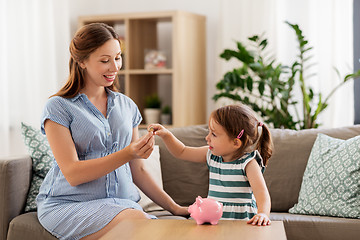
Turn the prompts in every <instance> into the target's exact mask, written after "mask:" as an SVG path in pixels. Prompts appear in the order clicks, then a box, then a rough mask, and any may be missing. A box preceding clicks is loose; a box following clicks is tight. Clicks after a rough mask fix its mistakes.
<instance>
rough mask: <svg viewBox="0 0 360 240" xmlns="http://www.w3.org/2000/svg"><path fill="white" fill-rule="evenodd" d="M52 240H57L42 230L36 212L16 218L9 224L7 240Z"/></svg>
mask: <svg viewBox="0 0 360 240" xmlns="http://www.w3.org/2000/svg"><path fill="white" fill-rule="evenodd" d="M18 239H26V240H39V239H42V240H54V239H57V238H56V237H54V236H53V235H51V234H50V233H49V232H48V231H46V230H45V228H43V227H42V226H41V224H40V222H39V220H38V218H37V215H36V212H29V213H25V214H22V215H19V216H17V217H16V218H14V219H13V220H12V221H11V222H10V226H9V232H8V236H7V240H18Z"/></svg>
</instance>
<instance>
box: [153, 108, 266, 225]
mask: <svg viewBox="0 0 360 240" xmlns="http://www.w3.org/2000/svg"><path fill="white" fill-rule="evenodd" d="M151 129H152V130H153V131H154V134H155V135H158V136H160V137H161V138H162V139H163V141H164V143H165V145H166V147H167V148H168V149H169V151H170V152H171V154H172V155H173V156H174V157H176V158H179V159H183V160H188V161H193V162H204V163H205V162H206V163H207V165H208V168H209V177H210V180H209V193H208V197H209V198H213V199H215V200H217V201H219V202H221V203H223V205H224V207H223V216H222V219H248V223H252V224H254V225H255V224H257V225H264V226H265V225H269V224H270V219H269V215H270V205H271V203H270V195H269V192H268V190H267V187H266V184H265V180H264V178H263V175H262V173H263V171H264V170H265V166H266V164H267V162H268V160H269V158H270V156H271V154H272V140H271V135H270V131H269V129H268V128H267V127H266V126H265V125H264V124H263V123H261V122H259V121H258V120H257V119H256V117H255V115H254V113H253V111H252V110H251V109H250V108H248V107H247V106H245V105H230V106H225V107H222V108H219V109H217V110H215V111H214V112H212V113H211V115H210V119H209V134H208V135H207V136H206V141H207V144H208V146H204V147H189V146H185V145H184V144H183V143H182V142H180V141H179V140H178V139H177V138H176V137H175V136H174V135H173V134H172V133H171V132H170V131H168V130H167V129H165V128H164V127H163V126H162V125H159V124H152V125H150V126H149V130H151Z"/></svg>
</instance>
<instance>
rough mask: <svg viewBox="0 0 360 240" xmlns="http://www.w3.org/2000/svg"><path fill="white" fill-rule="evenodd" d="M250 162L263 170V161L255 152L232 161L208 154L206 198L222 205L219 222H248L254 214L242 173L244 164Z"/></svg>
mask: <svg viewBox="0 0 360 240" xmlns="http://www.w3.org/2000/svg"><path fill="white" fill-rule="evenodd" d="M253 159H255V160H256V161H257V162H258V164H259V165H260V167H261V168H262V171H264V169H265V167H264V164H263V160H262V158H261V156H260V154H259V152H258V151H257V150H255V151H253V152H251V153H246V154H245V155H244V156H242V157H241V158H239V159H237V160H235V161H232V162H224V161H223V159H222V157H219V156H216V155H213V154H211V151H210V150H209V151H208V154H207V165H208V168H209V178H210V179H209V193H208V197H209V198H212V199H215V200H217V201H219V202H221V203H222V204H223V215H222V219H250V218H252V217H253V216H254V215H255V214H256V213H257V206H256V200H255V197H254V194H253V192H252V189H251V186H250V183H249V181H248V178H247V176H246V172H245V167H246V165H247V164H248V163H249V162H250V161H251V160H253Z"/></svg>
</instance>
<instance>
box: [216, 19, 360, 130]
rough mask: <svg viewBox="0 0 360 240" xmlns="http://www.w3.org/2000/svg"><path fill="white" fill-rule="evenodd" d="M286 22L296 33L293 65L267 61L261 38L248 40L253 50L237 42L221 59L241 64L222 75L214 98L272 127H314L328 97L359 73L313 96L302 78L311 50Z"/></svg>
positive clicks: (358, 72)
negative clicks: (297, 95)
mask: <svg viewBox="0 0 360 240" xmlns="http://www.w3.org/2000/svg"><path fill="white" fill-rule="evenodd" d="M286 23H287V24H288V25H289V26H290V27H291V28H292V29H293V30H294V31H295V33H296V36H297V41H298V44H299V46H298V48H299V55H298V58H297V59H296V60H295V62H293V63H292V64H291V65H290V66H286V65H283V64H281V63H276V61H275V59H273V58H268V57H267V55H266V52H267V49H266V47H267V45H268V41H267V39H266V38H264V37H262V36H258V35H255V36H252V37H250V38H248V39H249V40H250V42H251V43H252V45H253V47H254V49H248V48H246V47H245V45H244V44H243V43H241V42H237V49H235V50H232V49H225V50H224V52H223V53H221V55H220V57H221V58H223V59H225V60H229V59H231V58H235V59H237V60H239V61H240V63H241V64H240V66H239V67H238V68H235V69H233V70H231V71H229V72H227V73H225V75H224V77H223V79H222V80H220V81H219V82H218V83H217V85H216V88H217V89H218V90H219V92H218V93H217V94H215V95H214V96H213V99H214V100H215V101H217V100H218V99H219V98H222V97H225V98H230V99H232V100H234V101H240V102H242V103H244V104H247V105H249V106H250V107H251V108H252V109H253V110H254V111H256V112H257V113H259V114H260V115H261V116H262V117H263V118H264V121H265V122H266V123H268V124H269V125H270V126H272V127H274V128H288V129H296V130H299V129H307V128H317V127H318V126H319V125H320V124H319V123H318V122H317V120H318V119H317V117H318V115H319V114H320V113H321V112H322V111H323V110H324V109H325V108H326V107H327V106H328V100H329V98H330V97H331V96H332V95H333V93H334V92H335V91H336V90H337V89H338V88H339V87H340V86H341V85H343V84H344V83H346V82H347V81H348V80H350V79H353V78H357V77H359V76H360V70H359V71H357V72H355V73H352V74H348V75H346V76H345V77H344V79H343V80H342V81H341V82H340V83H339V85H338V86H336V87H335V88H334V89H333V90H332V91H331V92H330V94H329V95H327V96H326V97H323V95H322V94H321V92H320V93H315V91H314V90H313V89H312V88H311V87H310V86H308V85H307V84H306V79H305V77H304V76H305V74H304V72H305V69H306V67H308V66H309V64H308V62H309V60H310V59H311V56H309V55H308V53H309V51H310V50H311V49H312V47H310V46H309V43H308V41H307V40H306V39H305V36H304V35H303V33H302V31H301V29H300V28H299V26H298V25H296V24H291V23H289V22H286ZM296 82H297V83H298V85H299V86H300V90H301V93H302V99H300V101H299V100H297V99H294V94H293V90H294V87H295V86H296V85H295V83H296ZM298 104H302V110H303V114H302V116H300V115H299V114H298Z"/></svg>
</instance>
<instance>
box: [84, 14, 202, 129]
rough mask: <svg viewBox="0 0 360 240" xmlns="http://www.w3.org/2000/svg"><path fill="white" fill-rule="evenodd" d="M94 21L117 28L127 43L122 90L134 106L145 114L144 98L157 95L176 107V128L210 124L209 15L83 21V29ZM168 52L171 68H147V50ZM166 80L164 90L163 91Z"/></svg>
mask: <svg viewBox="0 0 360 240" xmlns="http://www.w3.org/2000/svg"><path fill="white" fill-rule="evenodd" d="M93 22H104V23H107V24H109V25H111V26H113V27H114V28H115V30H116V31H117V32H118V34H119V35H120V36H121V37H123V38H124V42H125V47H124V51H123V65H124V66H123V69H122V70H120V72H119V79H120V80H119V83H118V86H120V88H121V89H120V91H121V92H123V93H125V94H126V95H127V96H129V97H130V98H131V99H133V100H134V101H135V103H136V104H137V105H138V107H139V109H140V112H141V113H142V115H143V113H144V112H143V110H144V107H145V96H147V95H150V94H153V93H158V95H159V96H160V98H161V99H162V102H163V103H164V102H165V103H166V104H164V105H170V106H171V109H172V125H171V127H179V126H188V125H195V124H204V123H206V34H205V31H206V30H205V28H206V18H205V17H204V16H202V15H198V14H193V13H189V12H183V11H166V12H149V13H123V14H113V15H96V16H81V17H79V27H80V26H83V25H85V24H89V23H93ZM164 24H165V25H164ZM161 26H165V28H164V27H162V28H161ZM164 29H165V30H164ZM164 48H167V49H165V50H167V51H165V53H166V55H167V66H166V68H165V69H145V68H144V56H145V51H146V50H147V49H155V50H164ZM164 78H165V80H164ZM164 81H165V83H166V84H167V85H166V86H165V89H164V87H163V88H161V87H162V86H160V85H161V83H164ZM169 91H170V92H169ZM161 93H165V95H167V96H170V97H169V99H163V98H162V95H161ZM166 101H167V102H166ZM143 116H144V115H143Z"/></svg>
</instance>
